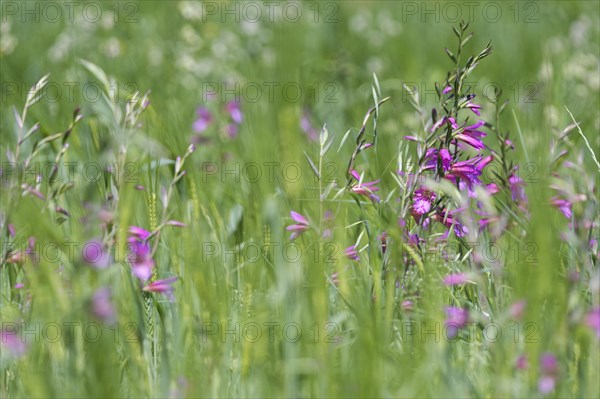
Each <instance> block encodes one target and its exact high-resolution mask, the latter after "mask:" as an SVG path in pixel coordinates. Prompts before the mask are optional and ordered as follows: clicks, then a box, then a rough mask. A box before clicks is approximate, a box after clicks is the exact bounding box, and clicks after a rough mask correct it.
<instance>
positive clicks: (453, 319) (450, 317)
mask: <svg viewBox="0 0 600 399" xmlns="http://www.w3.org/2000/svg"><path fill="white" fill-rule="evenodd" d="M468 321H469V311H468V310H467V309H463V308H457V307H452V306H450V307H447V308H446V321H445V322H444V325H445V326H446V329H447V331H448V335H447V336H448V338H450V339H452V338H454V337H456V335H457V334H458V330H460V329H461V328H463V327H464V326H466V325H467V322H468Z"/></svg>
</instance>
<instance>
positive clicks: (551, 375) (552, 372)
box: [538, 353, 558, 394]
mask: <svg viewBox="0 0 600 399" xmlns="http://www.w3.org/2000/svg"><path fill="white" fill-rule="evenodd" d="M540 369H541V377H540V379H539V380H538V390H539V391H540V393H542V394H548V393H550V392H552V391H554V387H555V385H556V378H557V376H558V360H556V356H554V355H553V354H552V353H543V354H542V356H541V357H540Z"/></svg>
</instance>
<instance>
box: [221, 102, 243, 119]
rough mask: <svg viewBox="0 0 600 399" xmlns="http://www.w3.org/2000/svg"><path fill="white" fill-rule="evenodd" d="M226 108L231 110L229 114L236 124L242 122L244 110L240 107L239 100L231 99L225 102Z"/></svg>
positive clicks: (228, 110)
mask: <svg viewBox="0 0 600 399" xmlns="http://www.w3.org/2000/svg"><path fill="white" fill-rule="evenodd" d="M225 109H226V110H227V112H229V116H231V119H233V121H234V122H235V123H236V124H238V125H239V124H240V123H242V110H241V109H240V103H239V101H229V102H228V103H227V104H225Z"/></svg>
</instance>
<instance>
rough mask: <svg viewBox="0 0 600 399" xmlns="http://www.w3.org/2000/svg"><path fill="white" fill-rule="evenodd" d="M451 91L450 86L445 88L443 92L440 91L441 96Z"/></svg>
mask: <svg viewBox="0 0 600 399" xmlns="http://www.w3.org/2000/svg"><path fill="white" fill-rule="evenodd" d="M451 91H452V86H446V87H444V90H442V94H448V93H450V92H451Z"/></svg>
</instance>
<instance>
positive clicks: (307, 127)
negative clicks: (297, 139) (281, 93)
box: [300, 109, 319, 141]
mask: <svg viewBox="0 0 600 399" xmlns="http://www.w3.org/2000/svg"><path fill="white" fill-rule="evenodd" d="M300 128H301V129H302V131H303V132H304V133H306V135H307V136H308V139H309V140H310V141H319V133H318V132H317V129H315V128H314V126H313V125H312V123H311V121H310V114H309V112H308V110H306V109H305V110H304V112H302V117H301V118H300Z"/></svg>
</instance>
